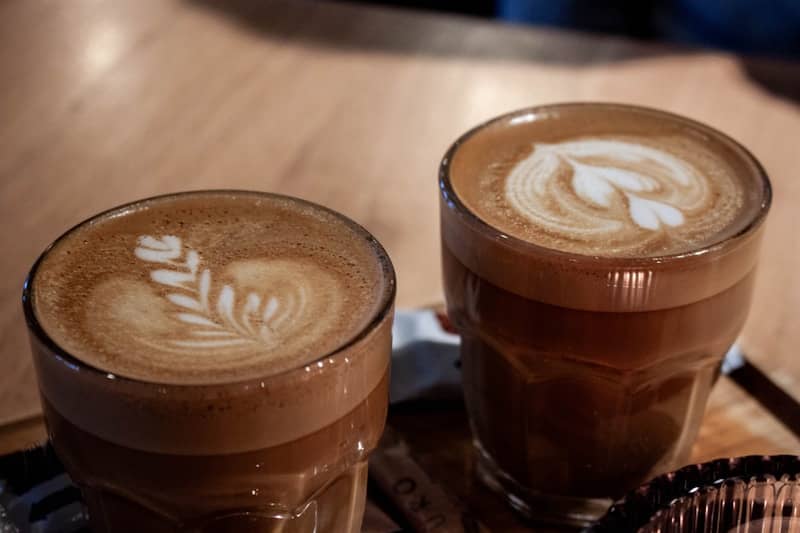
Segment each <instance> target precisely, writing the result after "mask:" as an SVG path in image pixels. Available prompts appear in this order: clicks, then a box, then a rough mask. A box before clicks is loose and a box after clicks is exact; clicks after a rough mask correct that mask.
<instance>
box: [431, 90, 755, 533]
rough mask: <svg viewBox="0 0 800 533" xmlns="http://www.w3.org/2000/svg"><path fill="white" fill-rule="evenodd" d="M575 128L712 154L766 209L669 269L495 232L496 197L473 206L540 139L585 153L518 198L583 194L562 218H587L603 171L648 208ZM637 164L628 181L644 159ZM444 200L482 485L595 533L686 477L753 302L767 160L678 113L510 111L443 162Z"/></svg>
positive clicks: (526, 508)
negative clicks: (580, 214)
mask: <svg viewBox="0 0 800 533" xmlns="http://www.w3.org/2000/svg"><path fill="white" fill-rule="evenodd" d="M561 120H570V121H572V122H571V123H572V124H573V126H574V125H575V124H577V126H574V127H575V128H577V129H578V130H579V132H578V135H577V137H578V138H579V139H584V138H585V136H590V137H592V136H597V137H598V138H602V139H606V138H607V136H608V135H614V134H621V135H624V136H626V137H625V138H627V139H629V138H631V137H632V136H637V135H639V136H643V135H649V133H648V131H649V130H650V129H652V128H659V129H663V130H664V132H665V133H664V135H666V136H667V137H665V138H669V139H674V138H678V139H679V141H680V142H682V143H684V145H683V146H687V145H686V144H685V143H689V144H688V146H689V148H691V143H695V142H696V143H705V144H703V146H706V148H707V149H708V150H712V151H715V152H716V153H719V154H721V156H720V157H724V158H725V160H726V161H729V162H730V164H731V165H732V166H733V167H735V168H734V170H735V171H736V172H738V175H740V176H743V177H742V178H741V179H742V180H743V181H742V183H743V184H744V186H743V189H744V191H743V193H742V194H743V198H744V202H745V203H747V202H750V203H751V204H752V205H751V206H750V208H749V210H747V209H744V208H743V211H741V212H740V214H739V215H737V216H738V217H739V219H737V220H735V221H732V222H731V224H736V225H737V228H736V229H735V230H732V233H731V234H730V235H725V236H724V237H722V238H721V239H719V240H717V241H714V242H710V243H705V244H703V245H702V246H698V247H696V248H691V249H688V250H684V251H682V252H680V253H673V254H666V255H658V254H655V255H652V254H651V255H636V254H632V255H628V256H614V254H613V253H608V254H606V253H604V250H603V248H602V246H603V245H602V243H601V245H600V247H599V248H597V249H596V250H595V252H593V253H575V252H569V251H563V250H559V249H554V248H550V247H547V246H544V245H542V244H540V243H539V244H537V242H533V241H532V240H526V239H523V238H520V237H519V236H515V235H514V234H513V233H514V232H513V231H505V230H504V229H501V228H499V227H497V226H498V224H495V223H490V222H487V220H486V219H487V218H488V217H487V216H484V211H483V210H484V209H485V208H484V207H482V206H483V205H484V204H483V203H482V202H484V201H485V200H487V195H488V193H485V192H484V193H475V194H474V195H473V196H472V197H471V198H466V199H465V196H466V195H467V194H473V193H466V192H464V191H466V190H467V189H466V188H468V187H471V186H472V185H469V183H473V184H474V183H477V182H478V181H479V180H482V179H484V178H485V177H486V176H487V175H488V178H487V179H488V180H489V182H491V180H494V181H495V182H496V181H498V180H497V178H498V177H499V178H500V180H499V181H500V182H501V183H502V179H504V176H506V175H508V173H509V172H512V169H513V168H514V165H513V164H510V163H509V162H508V160H509V158H510V159H514V158H517V159H519V157H518V154H516V152H515V150H519V149H520V148H519V147H520V145H521V144H527V147H526V148H524V149H525V150H528V151H529V150H530V146H531V143H529V142H527V141H525V143H521V141H520V139H523V140H525V139H526V136H531V137H532V138H534V139H535V138H536V137H537V136H543V137H545V138H546V139H545V142H546V143H549V144H547V145H546V146H545V145H542V148H541V149H542V150H548V149H550V150H551V154H552V153H554V152H552V150H555V149H556V148H552V147H553V146H556V147H558V146H561V147H562V148H563V150H562V153H566V152H564V150H567V151H569V150H571V151H572V152H571V153H573V154H577V155H574V158H573V159H569V158H568V157H567V156H559V157H561V159H560V160H556V163H554V165H560V166H558V172H559V173H560V174H559V176H560V177H559V179H562V180H566V181H564V182H563V183H566V184H567V185H565V186H563V187H566V188H563V187H562V184H561V182H559V184H549V183H542V182H537V183H535V184H530V186H529V187H527V188H524V187H523V188H522V189H520V190H518V191H514V192H515V194H516V193H519V194H523V195H524V194H539V193H542V191H545V192H546V191H547V190H548V189H547V187H550V186H553V187H562V189H559V190H565V191H567V192H565V193H564V194H566V195H567V197H565V198H566V199H565V200H563V201H564V202H565V203H564V204H562V205H560V207H559V209H562V210H568V209H571V208H573V207H574V205H575V202H577V201H579V200H580V197H579V195H578V193H576V192H575V190H574V187H579V186H580V185H581V184H576V183H575V182H572V183H571V185H570V181H569V180H570V179H571V177H572V176H574V175H575V173H577V172H579V171H580V172H584V170H585V169H586V168H588V167H587V165H594V168H595V169H597V168H599V169H601V170H600V172H601V173H603V174H602V176H606V177H607V176H610V177H608V178H607V179H606V178H605V177H603V179H604V180H605V184H606V185H608V187H607V188H605V189H600V193H602V194H605V193H606V192H607V193H608V198H612V199H614V198H619V199H620V200H619V201H620V202H622V203H621V205H623V207H624V206H625V205H628V204H625V202H629V203H630V204H632V203H633V202H634V200H633V199H631V198H632V195H633V193H632V192H630V191H631V190H634V189H635V186H637V184H636V183H633V184H631V183H629V182H625V181H624V180H623V179H622V178H619V176H620V175H621V174H613V175H612V174H609V172H610V171H608V170H607V169H608V168H609V165H611V163H610V162H609V161H611V160H612V159H613V157H610V158H607V157H599V156H598V155H597V154H596V153H595V154H592V153H590V152H591V151H592V150H596V149H597V147H598V146H600V147H602V146H606V145H602V144H592V145H591V146H590V147H589V148H587V147H586V146H587V145H586V144H583V145H578V144H574V143H573V144H561V145H558V143H570V142H572V141H570V139H564V138H561V137H559V136H560V135H565V134H563V132H561V130H560V129H559V128H560V121H561ZM615 128H622V129H623V131H615ZM659 131H660V130H659ZM574 134H575V132H574V131H573V132H572V135H574ZM548 136H549V137H550V138H547V137H548ZM581 142H582V141H581ZM652 142H653V143H657V142H658V139H655V140H653V141H652ZM670 142H672V141H670ZM548 147H550V148H548ZM537 149H538V148H537ZM581 150H583V151H581ZM644 153H646V154H649V153H650V152H644ZM509 154H510V155H509ZM586 154H588V155H586ZM623 155H624V154H623ZM570 157H572V156H570ZM648 157H649V156H648ZM644 159H646V157H645V158H644ZM627 161H628V163H624V162H623V167H625V165H628V166H627V167H625V168H628V169H629V170H630V168H632V167H630V165H629V163H630V162H631V161H634V162H636V161H637V160H636V159H634V158H630V157H629V158H628V159H627ZM665 161H667V163H665V164H669V165H671V164H672V159H669V158H667V159H665ZM570 162H571V163H570ZM535 164H539V163H538V162H537V163H535ZM545 164H546V161H545ZM570 164H571V165H572V166H573V167H574V168H572V169H570ZM581 165H583V166H582V167H581ZM578 167H580V169H579V170H576V168H578ZM733 167H732V168H733ZM529 168H530V167H529ZM554 168H555V167H554ZM659 168H660V167H659ZM534 170H536V169H534ZM589 171H591V169H590V170H589ZM589 171H586V172H589ZM659 171H660V170H659ZM586 172H584V174H582V176H586ZM590 178H591V176H590ZM509 179H510V178H509ZM615 179H616V180H617V181H614V180H615ZM642 179H645V180H646V179H648V178H647V177H645V178H642ZM465 183H466V184H467V185H464V184H465ZM506 183H507V182H506ZM645 183H648V182H645ZM459 184H462V185H461V186H459ZM601 185H602V184H601ZM439 186H440V189H441V198H440V200H441V202H440V205H441V237H442V261H443V272H444V287H445V295H446V299H447V309H448V313H449V315H450V318H451V320H452V322H453V324H454V325H455V327H456V328H457V329H458V331H459V333H460V334H461V339H462V345H461V357H462V365H463V366H462V368H463V379H464V396H465V400H466V405H467V409H468V413H469V418H470V422H471V426H472V432H473V436H474V443H475V447H476V449H477V456H478V459H477V461H478V465H477V469H478V474H479V477H480V478H481V479H482V480H483V481H484V482H485V483H486V484H488V485H489V486H490V487H492V488H494V489H496V490H497V491H499V492H500V493H502V494H503V495H505V497H506V498H507V499H508V501H509V502H510V503H511V505H512V506H514V507H515V508H516V509H518V510H519V511H521V512H523V513H524V514H526V515H528V516H530V517H532V518H534V519H536V520H543V521H550V522H562V523H572V524H585V523H587V522H588V521H590V520H592V519H593V518H596V517H597V516H598V515H599V514H602V512H604V510H605V509H606V507H607V506H608V504H609V502H610V498H616V497H619V496H620V495H622V494H623V493H624V492H625V491H626V490H628V489H631V488H633V487H635V486H636V485H637V484H639V483H641V482H643V481H644V480H646V479H648V478H650V477H652V475H654V474H657V473H660V472H663V471H667V470H671V469H674V468H676V467H677V466H680V465H682V464H684V463H685V462H686V461H687V459H688V457H689V451H690V447H691V445H692V442H693V441H694V439H695V437H696V435H697V431H698V427H699V425H700V421H701V418H702V415H703V410H704V407H705V404H706V399H707V397H708V394H709V391H710V389H711V387H712V385H713V383H714V382H715V380H716V378H717V376H718V375H719V371H720V362H721V361H722V358H723V356H724V354H725V353H726V351H727V350H728V349H729V348H730V346H731V345H732V343H733V342H734V340H735V339H736V336H737V335H738V333H739V331H740V329H741V328H742V326H743V324H744V321H745V317H746V316H747V311H748V307H749V304H750V298H751V293H752V289H753V281H754V278H755V266H756V260H757V255H758V247H759V242H760V240H761V234H762V228H763V224H762V223H763V221H764V219H765V217H766V215H767V211H768V209H769V206H770V199H771V190H770V184H769V181H768V179H767V176H766V174H765V173H764V171H763V169H762V167H761V166H760V165H759V164H758V162H757V161H756V160H755V159H754V158H753V156H752V155H751V154H750V153H749V152H747V151H746V150H745V149H744V148H743V147H742V146H741V145H739V144H738V143H736V142H735V141H733V140H731V139H730V138H728V137H727V136H725V135H723V134H721V133H719V132H717V131H715V130H713V129H712V128H710V127H708V126H705V125H702V124H699V123H697V122H694V121H692V120H689V119H685V118H682V117H679V116H675V115H672V114H668V113H663V112H659V111H655V110H651V109H645V108H639V107H633V106H624V105H611V104H563V105H555V106H543V107H538V108H532V109H525V110H521V111H518V112H515V113H511V114H508V115H504V116H501V117H499V118H496V119H494V120H491V121H489V122H487V123H485V124H483V125H481V126H478V127H477V128H475V129H473V130H471V131H470V132H468V133H466V134H465V135H463V136H462V137H461V138H460V139H458V140H457V141H456V142H455V144H453V146H452V147H451V148H450V149H449V151H448V152H447V154H446V155H445V157H444V159H443V161H442V164H441V167H440V177H439ZM487 187H488V186H487ZM593 190H596V189H593ZM640 190H642V189H640ZM649 190H650V191H651V193H652V195H655V194H656V193H657V192H658V189H656V188H652V189H649ZM579 192H581V191H579ZM582 192H583V193H584V194H586V193H585V191H582ZM498 194H502V190H500V192H499V193H498ZM542 194H544V193H542ZM639 194H641V195H644V194H645V193H644V192H642V193H639ZM570 195H571V196H570ZM614 195H618V196H614ZM651 197H655V196H651ZM603 198H605V197H600V200H602V199H603ZM488 200H489V201H490V203H491V201H493V198H488ZM610 201H612V200H610ZM613 201H617V200H613ZM570 202H571V203H570ZM586 209H587V210H591V209H595V211H590V212H604V211H602V210H599V208H598V207H597V206H589V207H587V208H586ZM665 209H667V208H665ZM598 210H599V211H598ZM554 212H555V211H554ZM562 212H564V211H562ZM669 213H671V211H669V212H668V214H669ZM638 214H640V213H633V214H629V215H626V216H633V215H638ZM548 215H552V216H556V215H553V214H552V212H550V213H548ZM492 216H495V217H498V216H500V217H502V216H504V215H503V212H499V214H498V213H495V214H494V215H492ZM664 216H666V215H664ZM493 220H496V219H493ZM662 222H664V221H663V220H662ZM548 235H551V234H548ZM545 238H547V235H545V236H544V237H543V239H545ZM609 251H611V250H609Z"/></svg>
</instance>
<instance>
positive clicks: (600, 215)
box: [450, 106, 763, 257]
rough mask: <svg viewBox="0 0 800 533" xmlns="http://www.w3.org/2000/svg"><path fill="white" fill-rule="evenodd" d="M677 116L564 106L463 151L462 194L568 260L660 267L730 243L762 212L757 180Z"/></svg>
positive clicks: (482, 133) (489, 131)
mask: <svg viewBox="0 0 800 533" xmlns="http://www.w3.org/2000/svg"><path fill="white" fill-rule="evenodd" d="M669 117H670V116H669V115H662V114H659V115H657V116H656V115H653V114H650V113H648V112H646V111H643V110H641V109H640V110H638V111H633V110H631V109H627V110H626V109H623V108H620V107H616V106H597V107H592V108H589V107H587V106H573V107H571V108H569V109H559V108H558V107H557V106H555V107H553V108H550V110H549V111H548V112H546V113H545V112H542V113H531V114H529V115H527V116H525V115H523V116H517V117H515V118H513V119H511V120H510V121H504V120H498V121H497V122H496V123H493V124H489V125H487V126H486V127H484V128H483V129H481V130H479V131H476V132H474V133H472V134H468V136H467V137H466V138H465V139H463V140H462V142H461V144H462V147H461V149H460V150H459V151H458V152H457V153H456V155H455V157H454V159H453V161H452V163H451V164H452V169H451V173H450V176H451V179H452V186H453V189H454V190H455V192H456V194H457V195H458V197H459V198H460V199H461V200H462V201H463V202H464V204H465V205H466V206H467V207H468V208H469V209H470V210H471V211H472V212H474V213H475V214H476V215H477V216H478V217H479V218H481V219H483V220H484V221H485V222H486V223H488V224H490V225H491V226H493V227H495V228H497V229H498V230H500V231H502V232H504V233H506V234H508V235H511V236H513V237H517V238H519V239H522V240H524V241H527V242H530V243H533V244H537V245H540V246H543V247H546V248H551V249H554V250H558V251H562V252H569V253H575V254H581V255H591V256H605V257H652V256H664V255H674V254H681V253H686V252H690V251H692V250H696V249H699V248H703V247H705V246H708V245H711V244H714V243H717V242H721V241H722V240H725V239H726V238H728V237H730V236H732V235H735V234H737V233H738V232H740V231H742V229H743V228H744V227H745V226H746V224H747V223H748V222H749V221H750V220H751V219H752V218H753V215H754V213H755V212H757V210H758V209H759V208H760V206H761V202H762V201H763V198H762V196H761V195H760V194H759V192H760V191H761V188H760V187H758V186H754V183H753V180H752V176H753V175H754V174H757V172H754V169H753V168H752V163H751V162H750V161H748V160H746V159H744V158H742V157H741V155H740V154H737V153H736V150H735V149H733V147H731V146H729V145H727V143H726V142H724V141H721V140H720V139H718V138H716V137H713V136H708V135H704V134H703V132H702V131H698V130H697V129H694V128H692V127H689V126H687V124H686V121H685V119H678V118H675V119H674V120H670V118H669Z"/></svg>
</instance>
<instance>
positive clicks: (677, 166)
mask: <svg viewBox="0 0 800 533" xmlns="http://www.w3.org/2000/svg"><path fill="white" fill-rule="evenodd" d="M505 194H506V199H507V201H508V202H509V204H510V205H511V206H512V207H513V208H514V209H515V210H516V211H517V212H518V213H519V214H521V215H523V216H524V217H525V218H527V219H528V220H530V221H531V222H532V223H534V224H536V225H537V226H539V227H540V228H542V229H543V230H545V231H547V232H548V233H550V234H551V235H557V236H559V237H562V238H564V239H581V240H605V241H608V240H609V239H615V240H619V238H620V237H622V236H624V237H625V240H626V241H634V242H635V241H636V240H637V238H638V237H639V236H641V235H646V234H647V233H648V232H653V231H658V230H660V229H662V228H669V227H678V226H682V225H684V224H685V223H686V222H687V216H686V215H687V214H693V213H698V212H701V211H704V210H708V209H710V208H711V207H712V205H713V201H712V200H713V198H712V187H711V184H710V183H709V181H708V179H707V178H706V177H705V176H704V175H703V174H702V173H700V172H699V171H698V170H697V169H696V168H694V167H693V166H692V165H691V164H690V163H688V162H686V161H682V160H680V159H678V158H677V157H675V156H673V155H671V154H670V153H668V152H665V151H663V150H659V149H658V148H653V147H650V146H645V145H642V144H637V143H634V142H627V141H621V140H605V139H592V138H589V139H580V140H575V141H566V142H561V143H554V144H545V143H533V151H532V152H531V154H530V155H529V156H528V157H526V158H525V159H523V160H522V161H520V162H519V163H517V165H516V166H515V167H514V168H513V170H512V171H511V173H510V174H509V176H508V178H507V180H506V185H505Z"/></svg>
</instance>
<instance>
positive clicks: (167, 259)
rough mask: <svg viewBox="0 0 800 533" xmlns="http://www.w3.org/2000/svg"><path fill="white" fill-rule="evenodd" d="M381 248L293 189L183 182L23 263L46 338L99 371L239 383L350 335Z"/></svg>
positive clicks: (381, 267)
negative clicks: (31, 263)
mask: <svg viewBox="0 0 800 533" xmlns="http://www.w3.org/2000/svg"><path fill="white" fill-rule="evenodd" d="M383 257H385V256H384V255H383V252H382V251H381V249H380V248H379V247H377V245H376V244H375V243H374V241H372V240H371V239H370V238H369V237H368V236H367V234H366V233H365V232H364V231H363V230H362V229H361V228H359V227H357V226H355V224H353V223H352V222H350V221H348V220H346V219H344V218H343V217H341V216H339V215H336V214H334V213H331V212H328V211H326V210H324V209H323V208H320V207H318V206H314V205H312V204H307V203H304V202H302V201H300V200H295V199H290V198H283V197H278V196H270V195H262V194H257V193H238V192H230V193H228V192H213V191H212V192H207V193H187V194H181V195H176V196H174V197H165V198H163V199H159V198H156V199H152V200H148V201H145V202H143V203H141V204H133V207H125V206H124V207H122V208H120V209H119V210H117V211H114V212H111V215H101V216H100V217H99V219H98V220H96V221H93V222H92V223H91V224H85V225H82V226H79V227H78V228H77V229H75V230H74V231H72V232H70V233H68V234H67V235H66V236H65V237H64V238H63V239H61V240H60V241H59V242H58V243H57V246H55V247H54V248H53V250H51V251H50V252H49V253H48V254H47V260H46V261H44V262H43V264H42V267H41V269H40V270H39V271H38V272H37V274H36V278H35V282H36V285H35V287H36V289H35V290H34V294H35V309H36V313H37V316H39V317H40V320H41V322H42V323H43V324H44V326H43V327H44V328H46V331H47V332H48V334H49V335H51V336H52V337H53V338H54V340H55V342H57V343H58V345H59V346H62V347H63V348H64V349H65V350H66V351H67V352H68V353H70V354H74V355H75V357H77V358H79V359H81V360H83V361H84V362H86V363H88V364H90V365H92V366H94V367H96V368H101V369H103V370H104V371H105V372H108V373H110V374H113V375H119V376H124V377H131V378H138V379H144V380H147V381H158V382H164V383H172V384H175V383H180V384H198V383H203V384H205V383H219V382H227V381H239V380H242V379H247V378H251V377H253V376H266V375H272V374H276V373H282V372H284V371H287V370H291V369H294V368H297V367H299V366H303V365H306V364H309V363H310V362H313V361H316V360H317V359H320V358H321V357H324V356H326V354H330V353H333V352H334V351H336V350H337V349H338V348H340V347H342V346H345V345H347V344H348V343H349V342H350V341H352V340H353V338H354V337H355V336H356V335H357V334H358V332H359V331H361V330H362V329H363V328H364V327H365V326H366V325H367V323H368V321H369V320H370V319H371V317H373V316H375V313H376V312H377V311H376V306H377V305H379V302H380V301H381V299H380V298H379V297H378V296H379V295H381V294H385V293H386V290H387V285H386V283H387V281H386V280H387V279H389V278H388V277H386V275H385V274H386V272H387V270H386V263H385V262H384V261H383Z"/></svg>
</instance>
